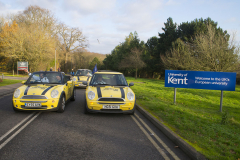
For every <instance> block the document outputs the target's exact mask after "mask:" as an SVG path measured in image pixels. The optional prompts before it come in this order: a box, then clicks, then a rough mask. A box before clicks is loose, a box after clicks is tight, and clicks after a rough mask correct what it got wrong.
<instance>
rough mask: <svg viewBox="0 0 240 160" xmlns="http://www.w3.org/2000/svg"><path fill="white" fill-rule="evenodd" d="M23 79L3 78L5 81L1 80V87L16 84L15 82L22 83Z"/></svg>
mask: <svg viewBox="0 0 240 160" xmlns="http://www.w3.org/2000/svg"><path fill="white" fill-rule="evenodd" d="M22 81H23V80H13V79H3V81H2V82H0V87H1V86H6V85H10V84H15V83H21V82H22Z"/></svg>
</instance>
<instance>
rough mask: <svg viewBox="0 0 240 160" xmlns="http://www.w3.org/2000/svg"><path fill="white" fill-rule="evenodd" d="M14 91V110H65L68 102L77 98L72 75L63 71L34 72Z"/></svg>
mask: <svg viewBox="0 0 240 160" xmlns="http://www.w3.org/2000/svg"><path fill="white" fill-rule="evenodd" d="M22 83H23V86H21V87H19V88H17V89H16V90H15V91H14V93H13V98H12V102H13V110H14V111H23V110H25V111H26V110H32V111H44V110H45V111H46V110H48V111H57V112H61V113H62V112H64V109H65V106H66V102H67V101H68V100H72V101H74V100H75V97H76V92H75V89H74V83H73V81H72V80H71V79H70V76H67V75H64V74H62V73H61V72H34V73H32V74H31V76H30V77H29V78H28V79H27V81H23V82H22Z"/></svg>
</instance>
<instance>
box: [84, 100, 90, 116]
mask: <svg viewBox="0 0 240 160" xmlns="http://www.w3.org/2000/svg"><path fill="white" fill-rule="evenodd" d="M83 113H84V114H88V113H89V112H88V110H87V100H86V98H85V104H84V110H83Z"/></svg>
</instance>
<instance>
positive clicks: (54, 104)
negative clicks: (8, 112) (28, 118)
mask: <svg viewBox="0 0 240 160" xmlns="http://www.w3.org/2000/svg"><path fill="white" fill-rule="evenodd" d="M58 102H59V99H58V98H56V99H46V100H39V99H24V100H23V99H13V100H12V104H13V107H14V109H16V110H26V111H27V110H29V111H30V110H31V111H46V110H48V111H56V110H58ZM26 103H41V106H40V107H26V106H25V104H26Z"/></svg>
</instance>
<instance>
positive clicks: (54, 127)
mask: <svg viewBox="0 0 240 160" xmlns="http://www.w3.org/2000/svg"><path fill="white" fill-rule="evenodd" d="M83 94H84V90H83V89H77V98H76V101H73V102H72V101H70V102H69V103H68V104H67V106H66V110H65V112H64V113H57V112H14V111H13V110H12V102H11V100H12V96H11V95H7V96H4V97H0V104H1V105H0V159H1V160H15V159H16V160H17V159H26V160H28V159H34V160H38V159H39V160H40V159H41V160H42V159H53V160H55V159H94V160H95V159H100V160H101V159H104V160H108V159H111V160H112V159H121V160H122V159H126V160H128V159H129V160H130V159H131V160H132V159H138V160H148V159H149V160H150V159H151V160H155V159H160V160H162V159H171V160H173V159H181V160H188V159H190V158H189V157H188V156H187V155H186V154H185V153H184V152H183V151H182V150H181V149H180V148H179V147H178V146H176V144H174V143H172V141H170V140H169V139H168V138H167V137H166V136H165V135H164V134H163V133H162V132H161V131H160V130H159V129H157V128H156V127H155V126H154V125H153V124H152V123H151V122H150V121H148V120H147V119H146V118H145V117H144V116H143V115H142V114H141V113H140V112H138V111H137V110H136V113H135V115H134V116H131V115H123V114H88V115H85V114H84V113H83V106H84V105H83V104H84V103H83V102H84V97H83Z"/></svg>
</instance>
